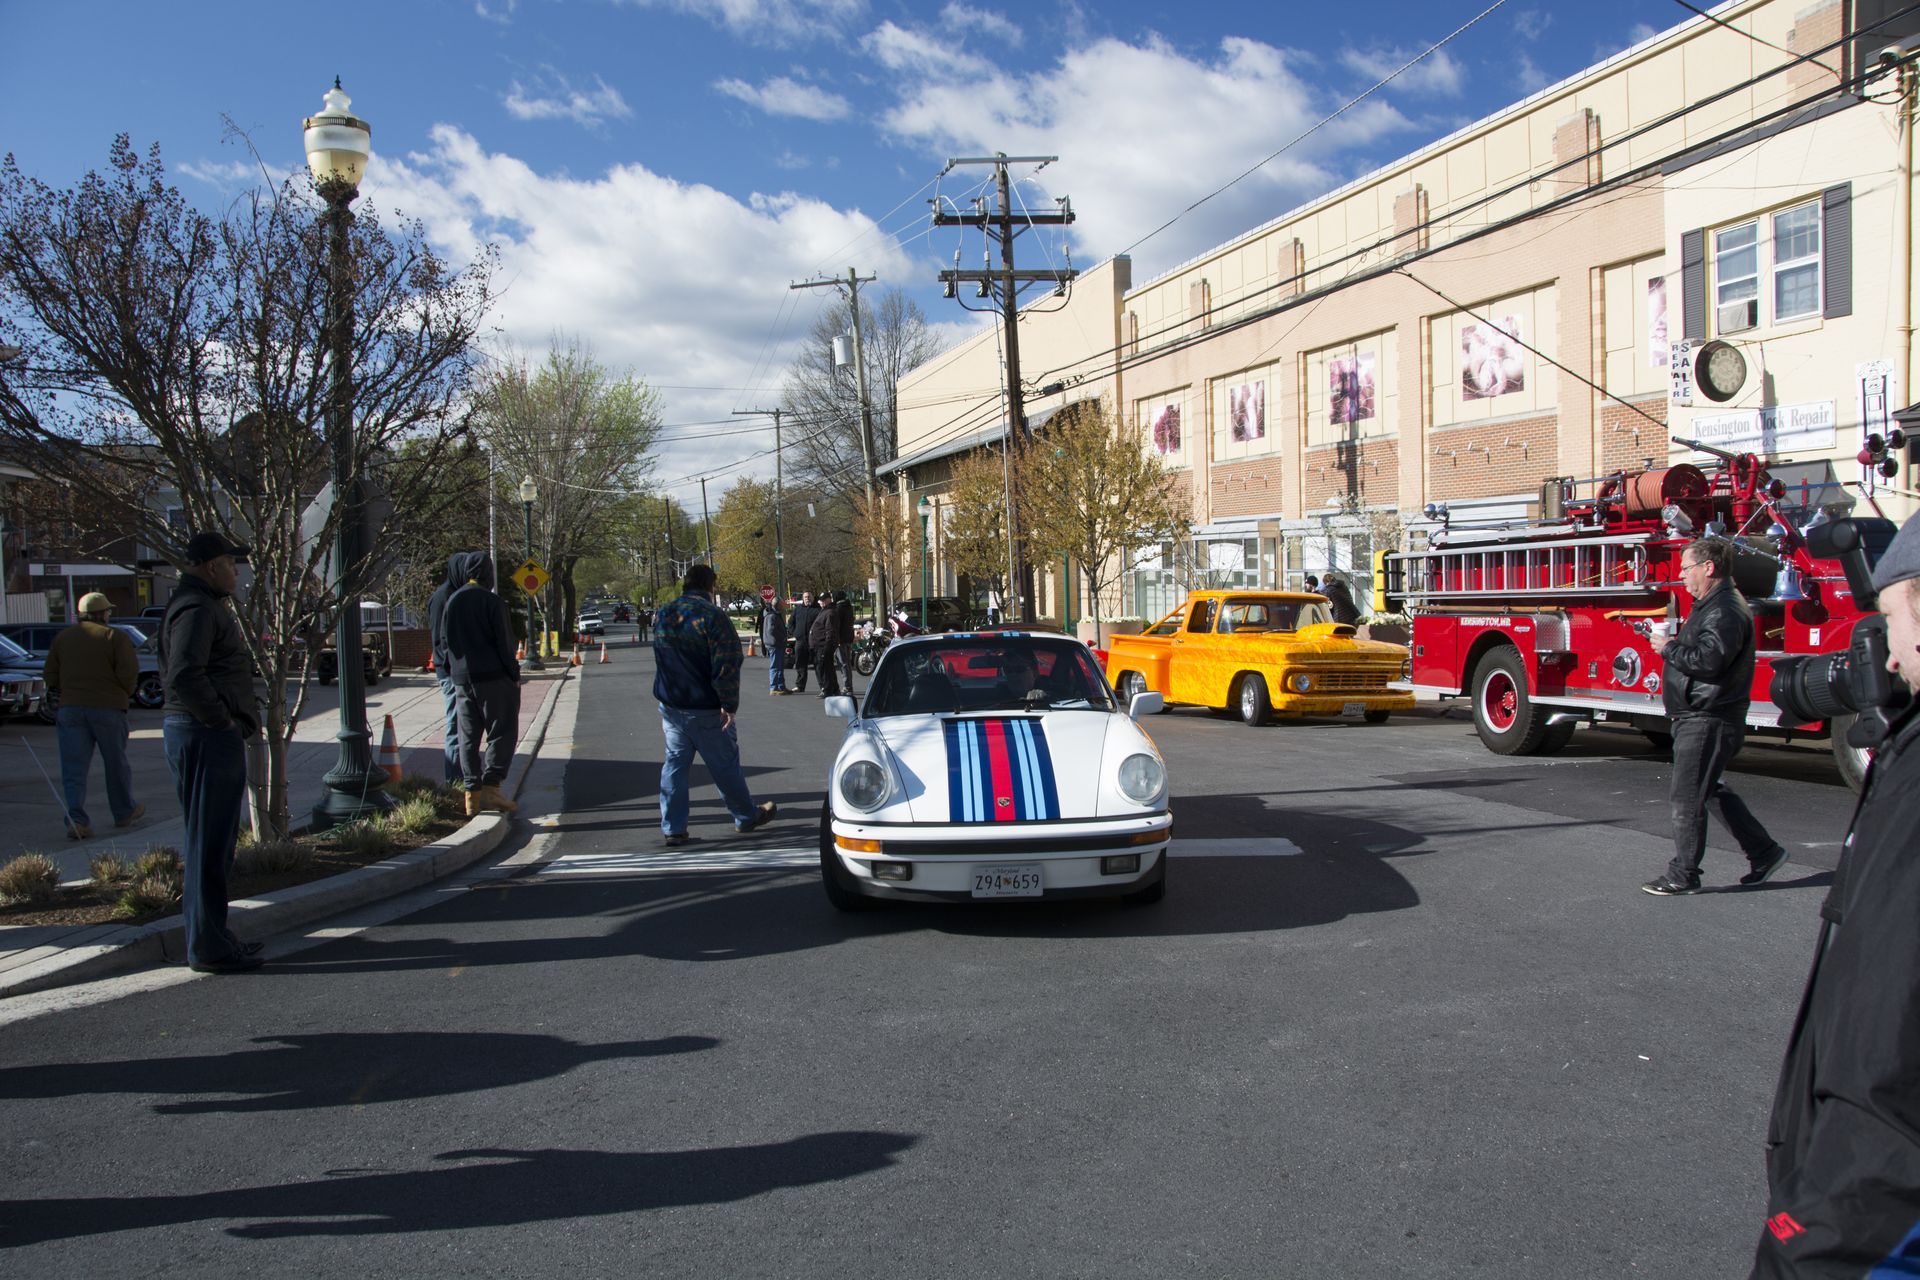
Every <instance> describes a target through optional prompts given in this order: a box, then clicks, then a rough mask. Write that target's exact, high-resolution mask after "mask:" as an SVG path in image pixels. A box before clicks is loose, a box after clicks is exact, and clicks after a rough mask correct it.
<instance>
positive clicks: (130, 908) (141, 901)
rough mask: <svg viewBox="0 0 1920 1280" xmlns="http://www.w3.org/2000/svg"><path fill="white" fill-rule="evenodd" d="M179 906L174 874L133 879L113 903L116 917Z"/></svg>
mask: <svg viewBox="0 0 1920 1280" xmlns="http://www.w3.org/2000/svg"><path fill="white" fill-rule="evenodd" d="M179 906H180V881H179V879H178V878H177V877H174V876H164V875H161V876H145V877H142V878H141V879H138V880H135V881H134V882H133V883H132V884H131V885H130V886H128V888H127V890H126V892H124V893H122V894H121V895H120V900H119V901H118V902H116V903H114V904H113V914H114V917H115V918H116V919H120V920H126V919H130V918H131V917H133V916H147V915H154V914H156V913H161V912H167V911H173V910H175V909H177V908H178V907H179Z"/></svg>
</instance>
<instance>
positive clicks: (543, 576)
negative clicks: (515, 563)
mask: <svg viewBox="0 0 1920 1280" xmlns="http://www.w3.org/2000/svg"><path fill="white" fill-rule="evenodd" d="M552 576H553V575H552V574H549V573H548V572H547V571H546V570H545V569H542V568H541V567H540V562H539V561H537V560H532V559H529V560H528V561H527V562H526V563H525V564H523V565H521V566H520V567H519V568H518V569H515V570H514V571H513V580H514V582H515V584H516V585H518V586H519V588H520V589H521V590H522V591H524V592H526V593H527V594H528V595H532V594H533V593H534V592H536V591H538V590H540V588H542V587H544V586H546V585H547V581H548V579H550V578H551V577H552Z"/></svg>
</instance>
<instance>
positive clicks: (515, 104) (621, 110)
mask: <svg viewBox="0 0 1920 1280" xmlns="http://www.w3.org/2000/svg"><path fill="white" fill-rule="evenodd" d="M593 85H594V87H593V88H591V89H576V88H574V87H573V85H572V84H571V83H569V82H568V80H567V78H566V77H565V76H563V75H559V74H556V73H552V72H549V73H547V74H546V75H544V76H542V77H541V79H540V80H539V81H538V82H536V83H535V84H534V85H532V86H531V87H528V86H525V85H522V84H521V83H520V82H519V81H518V80H515V81H514V82H513V87H512V88H511V89H509V90H508V91H507V93H506V95H505V96H504V97H503V98H501V100H500V101H501V105H502V106H504V107H506V109H507V111H508V112H509V113H510V114H511V115H512V116H513V117H514V118H515V119H516V120H571V121H573V122H574V123H575V124H578V125H584V126H586V127H587V128H589V129H593V128H598V127H599V126H600V125H602V124H604V123H606V122H607V120H609V119H614V120H625V119H628V118H629V117H631V116H632V115H633V108H631V107H629V106H628V105H627V100H626V99H625V98H623V97H621V96H620V91H619V90H618V89H616V88H614V87H613V86H612V85H610V84H608V83H607V82H606V81H605V80H602V79H601V78H600V77H599V76H595V77H594V78H593Z"/></svg>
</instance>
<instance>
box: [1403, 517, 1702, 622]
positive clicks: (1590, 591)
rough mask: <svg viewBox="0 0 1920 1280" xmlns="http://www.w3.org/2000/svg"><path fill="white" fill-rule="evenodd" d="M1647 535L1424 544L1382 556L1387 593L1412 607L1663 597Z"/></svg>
mask: <svg viewBox="0 0 1920 1280" xmlns="http://www.w3.org/2000/svg"><path fill="white" fill-rule="evenodd" d="M1646 543H1647V535H1646V534H1617V535H1611V536H1606V537H1592V538H1564V537H1562V538H1556V539H1554V540H1552V541H1540V542H1534V543H1525V542H1513V541H1502V542H1497V543H1496V542H1485V543H1471V542H1470V543H1466V544H1464V545H1455V546H1439V547H1429V548H1427V549H1426V550H1424V551H1404V552H1396V553H1394V554H1392V555H1389V556H1386V557H1385V561H1386V579H1387V584H1386V594H1387V596H1388V597H1390V598H1394V599H1398V600H1401V601H1403V602H1404V603H1405V604H1412V605H1444V604H1449V603H1456V602H1458V603H1463V604H1465V603H1484V602H1487V601H1493V600H1521V599H1531V600H1536V601H1538V600H1541V599H1542V598H1545V599H1546V600H1547V601H1564V600H1568V599H1577V598H1580V597H1589V596H1611V597H1618V596H1622V595H1646V596H1650V597H1653V596H1662V597H1663V596H1664V594H1665V593H1664V591H1663V590H1662V586H1661V584H1659V583H1657V582H1655V581H1654V580H1653V577H1652V574H1651V571H1650V570H1649V568H1648V564H1647V553H1646Z"/></svg>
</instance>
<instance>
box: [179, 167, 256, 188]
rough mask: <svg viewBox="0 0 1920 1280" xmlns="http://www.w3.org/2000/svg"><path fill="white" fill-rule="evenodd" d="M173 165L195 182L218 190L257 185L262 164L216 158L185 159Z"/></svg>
mask: <svg viewBox="0 0 1920 1280" xmlns="http://www.w3.org/2000/svg"><path fill="white" fill-rule="evenodd" d="M173 167H174V168H175V169H177V170H178V171H179V172H181V173H183V174H185V175H186V176H187V177H189V178H192V179H193V180H194V181H195V182H204V183H206V184H207V185H208V186H210V187H213V188H214V189H215V190H218V191H235V190H238V189H240V188H242V187H248V186H257V185H259V183H260V180H261V173H260V166H258V165H253V164H248V163H247V162H246V161H244V160H228V161H225V162H224V163H223V162H220V161H216V160H183V161H181V162H180V163H179V164H177V165H175V166H173Z"/></svg>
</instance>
